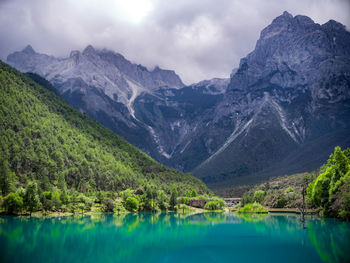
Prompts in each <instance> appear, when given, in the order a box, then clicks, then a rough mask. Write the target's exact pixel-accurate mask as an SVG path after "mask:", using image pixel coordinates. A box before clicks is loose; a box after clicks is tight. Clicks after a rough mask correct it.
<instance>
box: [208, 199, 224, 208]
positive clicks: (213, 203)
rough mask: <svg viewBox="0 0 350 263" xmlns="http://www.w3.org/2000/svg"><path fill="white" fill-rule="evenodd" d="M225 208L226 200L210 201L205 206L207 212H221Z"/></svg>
mask: <svg viewBox="0 0 350 263" xmlns="http://www.w3.org/2000/svg"><path fill="white" fill-rule="evenodd" d="M224 207H225V201H224V200H214V201H209V202H207V203H206V204H205V206H204V209H206V210H221V209H223V208H224Z"/></svg>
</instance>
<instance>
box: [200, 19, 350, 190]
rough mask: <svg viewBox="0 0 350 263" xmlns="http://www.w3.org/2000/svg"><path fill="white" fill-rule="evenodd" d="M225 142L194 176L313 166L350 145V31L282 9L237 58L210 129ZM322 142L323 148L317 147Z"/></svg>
mask: <svg viewBox="0 0 350 263" xmlns="http://www.w3.org/2000/svg"><path fill="white" fill-rule="evenodd" d="M224 121H225V128H224V130H225V132H226V131H227V130H231V133H230V134H229V135H228V136H227V135H226V133H219V134H218V136H220V137H225V138H226V139H225V141H224V143H223V144H222V145H221V147H219V148H218V149H217V150H216V152H215V153H214V154H213V155H211V156H209V158H208V159H207V160H206V161H205V162H204V163H202V164H201V165H200V166H199V167H197V168H196V170H195V171H194V174H195V175H196V176H198V177H199V178H202V179H203V180H204V181H205V182H206V183H208V185H211V186H212V187H215V188H220V187H223V186H224V185H230V184H231V185H232V184H245V183H254V182H257V181H259V180H262V179H263V178H266V177H271V176H277V175H283V174H291V173H296V172H303V171H306V170H309V171H311V170H313V169H316V168H317V167H318V166H320V165H321V164H322V163H323V162H325V161H326V160H327V156H328V153H329V152H330V151H332V149H333V148H334V146H336V145H341V146H343V147H347V146H349V145H350V136H349V134H350V33H349V32H347V31H346V30H345V28H344V26H343V25H341V24H339V23H337V22H335V21H332V20H331V21H329V22H328V23H326V24H324V25H319V24H315V23H314V22H313V21H312V20H311V19H310V18H308V17H305V16H295V17H293V16H292V15H291V14H289V13H287V12H285V13H284V14H283V15H281V16H279V17H277V18H276V19H275V20H274V21H273V22H272V24H271V25H269V26H268V27H266V28H265V29H264V30H263V31H262V32H261V36H260V39H259V40H258V41H257V44H256V47H255V50H254V51H253V52H252V53H250V54H249V55H248V56H247V57H246V58H243V59H242V60H241V62H240V66H239V68H238V70H237V72H236V73H235V74H233V75H232V76H231V80H230V84H229V87H228V90H227V93H226V94H225V98H224V100H223V101H222V102H221V103H220V104H219V105H218V106H217V108H216V112H215V114H214V120H213V122H212V123H211V124H210V125H209V127H208V129H215V126H216V125H217V124H218V123H220V122H221V123H223V122H224ZM320 146H322V147H320Z"/></svg>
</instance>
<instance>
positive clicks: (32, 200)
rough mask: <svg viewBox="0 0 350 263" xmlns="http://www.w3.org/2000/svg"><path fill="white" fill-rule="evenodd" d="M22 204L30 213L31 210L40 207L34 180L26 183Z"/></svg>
mask: <svg viewBox="0 0 350 263" xmlns="http://www.w3.org/2000/svg"><path fill="white" fill-rule="evenodd" d="M24 206H25V207H26V209H27V210H28V211H29V213H30V215H31V214H32V212H34V211H37V210H38V209H39V208H40V206H41V203H40V199H39V195H38V186H37V184H36V182H29V183H28V184H27V187H26V192H25V196H24Z"/></svg>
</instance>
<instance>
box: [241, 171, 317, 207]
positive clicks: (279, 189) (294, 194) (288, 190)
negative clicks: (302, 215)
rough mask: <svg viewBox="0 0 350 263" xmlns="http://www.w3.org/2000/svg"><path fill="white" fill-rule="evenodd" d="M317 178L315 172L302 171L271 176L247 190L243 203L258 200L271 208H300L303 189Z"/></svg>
mask: <svg viewBox="0 0 350 263" xmlns="http://www.w3.org/2000/svg"><path fill="white" fill-rule="evenodd" d="M314 178H316V172H314V173H302V174H295V175H290V176H281V177H276V178H271V179H269V180H268V181H265V182H262V183H260V184H258V185H255V186H254V187H252V188H251V189H250V190H248V191H246V192H245V193H244V194H243V196H242V200H241V203H242V205H246V204H249V203H253V202H257V203H259V204H261V205H263V206H265V207H271V208H299V207H300V206H301V205H302V190H303V187H306V186H307V184H308V183H309V182H311V181H312V180H313V179H314Z"/></svg>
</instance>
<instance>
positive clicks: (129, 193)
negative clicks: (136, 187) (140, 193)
mask: <svg viewBox="0 0 350 263" xmlns="http://www.w3.org/2000/svg"><path fill="white" fill-rule="evenodd" d="M120 197H121V198H122V200H123V201H124V202H125V201H126V199H128V197H134V191H133V190H131V189H126V190H124V191H121V192H120Z"/></svg>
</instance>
